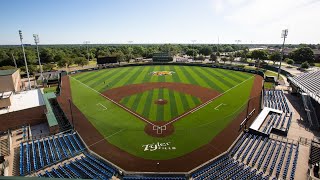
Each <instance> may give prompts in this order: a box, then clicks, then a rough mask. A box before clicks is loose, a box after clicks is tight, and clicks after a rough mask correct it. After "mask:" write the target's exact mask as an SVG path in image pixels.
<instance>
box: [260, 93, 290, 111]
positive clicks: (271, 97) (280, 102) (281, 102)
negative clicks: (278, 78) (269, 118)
mask: <svg viewBox="0 0 320 180" xmlns="http://www.w3.org/2000/svg"><path fill="white" fill-rule="evenodd" d="M263 102H264V107H269V108H272V109H277V110H280V111H283V112H285V113H286V112H290V109H289V106H288V103H287V100H286V97H285V95H284V93H283V91H281V90H265V91H264V94H263Z"/></svg>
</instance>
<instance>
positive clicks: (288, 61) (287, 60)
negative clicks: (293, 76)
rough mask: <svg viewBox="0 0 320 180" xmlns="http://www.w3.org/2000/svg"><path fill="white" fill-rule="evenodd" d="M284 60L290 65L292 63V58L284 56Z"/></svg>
mask: <svg viewBox="0 0 320 180" xmlns="http://www.w3.org/2000/svg"><path fill="white" fill-rule="evenodd" d="M285 61H286V63H287V64H290V65H292V64H294V61H293V59H289V58H286V59H285Z"/></svg>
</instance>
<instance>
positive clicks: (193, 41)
mask: <svg viewBox="0 0 320 180" xmlns="http://www.w3.org/2000/svg"><path fill="white" fill-rule="evenodd" d="M191 42H192V47H193V51H192V53H193V59H192V60H193V61H194V43H195V42H197V40H191Z"/></svg>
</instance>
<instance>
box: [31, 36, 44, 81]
mask: <svg viewBox="0 0 320 180" xmlns="http://www.w3.org/2000/svg"><path fill="white" fill-rule="evenodd" d="M33 38H34V43H35V44H36V46H37V54H38V61H39V67H40V78H41V80H43V70H42V65H41V61H40V53H39V48H38V43H39V35H38V34H33Z"/></svg>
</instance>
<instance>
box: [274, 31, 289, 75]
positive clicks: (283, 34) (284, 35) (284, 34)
mask: <svg viewBox="0 0 320 180" xmlns="http://www.w3.org/2000/svg"><path fill="white" fill-rule="evenodd" d="M287 36H288V29H284V30H282V34H281V38H283V43H282V52H281V59H280V65H279V69H278V78H277V80H279V78H280V72H281V64H282V60H283V55H284V43H285V42H286V38H287Z"/></svg>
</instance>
